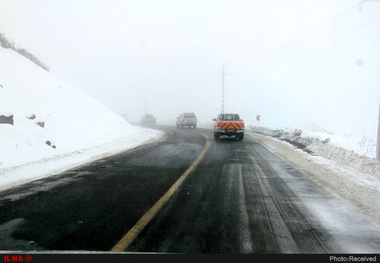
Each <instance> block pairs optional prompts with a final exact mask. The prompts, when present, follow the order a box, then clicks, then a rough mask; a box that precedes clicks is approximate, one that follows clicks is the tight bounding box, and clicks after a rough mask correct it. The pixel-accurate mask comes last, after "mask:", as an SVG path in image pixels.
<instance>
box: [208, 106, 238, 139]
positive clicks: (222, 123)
mask: <svg viewBox="0 0 380 263" xmlns="http://www.w3.org/2000/svg"><path fill="white" fill-rule="evenodd" d="M213 121H214V139H215V140H217V141H219V140H220V137H221V136H228V137H232V136H234V137H235V138H236V140H239V141H241V140H243V138H244V131H245V125H244V121H243V120H242V119H241V118H240V116H239V114H237V113H222V114H219V115H218V117H217V118H216V119H213Z"/></svg>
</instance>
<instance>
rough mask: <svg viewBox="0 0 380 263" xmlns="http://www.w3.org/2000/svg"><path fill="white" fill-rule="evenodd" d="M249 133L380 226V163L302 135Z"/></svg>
mask: <svg viewBox="0 0 380 263" xmlns="http://www.w3.org/2000/svg"><path fill="white" fill-rule="evenodd" d="M246 133H247V135H248V136H251V137H252V138H254V139H255V140H256V141H258V142H259V143H261V144H262V145H264V146H266V147H268V148H269V149H271V151H273V152H275V153H276V154H277V155H279V156H281V157H282V158H283V159H285V160H286V161H287V162H289V163H290V164H291V165H292V166H293V167H295V168H296V169H297V170H299V171H301V172H302V173H303V174H304V175H306V176H307V177H308V178H309V179H310V180H312V181H313V182H315V183H316V184H318V185H319V186H321V187H322V188H323V189H325V190H326V191H328V192H330V193H331V194H332V195H333V196H336V197H338V198H340V199H341V200H344V201H345V202H348V203H349V204H350V205H353V206H355V207H356V208H357V209H359V210H360V211H362V213H363V214H364V215H366V216H367V217H368V218H369V219H370V221H372V222H374V223H377V224H379V225H380V202H379V200H380V176H379V170H380V162H378V161H376V160H374V159H373V158H370V157H367V156H364V155H360V154H358V153H355V152H353V151H352V150H349V149H345V148H343V147H339V146H336V145H334V144H332V143H331V141H328V142H324V141H325V140H326V139H321V138H320V137H318V138H317V137H307V138H304V137H303V136H302V133H301V134H300V133H299V131H296V132H295V133H294V132H290V133H289V132H286V133H285V132H283V131H281V130H272V129H270V128H266V127H250V128H248V129H247V132H246Z"/></svg>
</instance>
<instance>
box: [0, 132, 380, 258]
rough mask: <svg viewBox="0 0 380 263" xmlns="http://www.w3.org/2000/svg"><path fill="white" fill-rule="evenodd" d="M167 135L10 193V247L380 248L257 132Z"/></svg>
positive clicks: (1, 234)
mask: <svg viewBox="0 0 380 263" xmlns="http://www.w3.org/2000/svg"><path fill="white" fill-rule="evenodd" d="M154 128H156V129H161V130H164V131H166V135H165V137H164V138H163V139H161V140H159V141H156V142H154V143H151V144H147V145H143V146H140V147H138V148H136V149H134V150H131V151H127V152H124V153H121V154H118V155H115V156H112V157H108V158H105V159H101V160H98V161H95V162H93V163H89V164H87V165H84V166H81V167H77V168H75V169H72V170H68V171H66V172H64V173H62V174H59V175H54V176H51V177H49V178H46V179H42V180H37V181H34V182H31V183H28V184H24V185H22V186H19V187H15V188H12V189H8V190H6V191H2V192H0V250H1V251H87V252H88V251H97V252H99V251H100V252H101V251H104V252H127V253H129V252H130V253H145V252H147V253H151V252H153V253H189V254H190V253H191V254H254V253H259V254H260V253H261V254H268V253H273V254H278V253H378V252H379V251H380V234H379V233H380V232H379V229H378V228H376V226H373V225H372V224H371V223H370V222H368V221H366V219H365V218H364V217H363V216H361V215H360V214H359V213H358V211H356V210H355V208H353V207H351V206H349V204H346V203H344V202H343V201H341V200H338V199H336V198H335V197H334V196H332V195H331V194H329V193H327V192H325V191H324V190H323V189H321V188H320V187H318V186H317V185H316V184H314V183H313V182H312V181H310V180H308V179H307V178H306V177H305V176H304V175H303V174H302V173H301V172H300V171H297V170H295V169H294V168H293V167H291V166H290V165H289V164H288V163H286V162H285V161H284V160H283V159H281V158H280V157H278V156H277V155H275V154H274V153H272V152H271V151H269V150H268V149H267V148H265V147H263V146H262V145H261V144H259V143H257V142H256V141H254V140H253V139H251V138H250V137H249V136H248V135H246V136H245V138H244V140H242V141H236V140H235V139H234V138H228V137H227V138H223V137H222V139H221V140H220V141H215V140H214V139H213V134H212V131H211V130H206V129H199V128H197V129H176V128H175V127H164V126H156V127H154Z"/></svg>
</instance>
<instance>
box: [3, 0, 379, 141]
mask: <svg viewBox="0 0 380 263" xmlns="http://www.w3.org/2000/svg"><path fill="white" fill-rule="evenodd" d="M360 3H362V5H361V8H360V5H359V4H360ZM0 33H5V34H6V35H7V36H9V38H11V39H12V40H13V41H15V42H16V43H19V44H20V45H21V46H23V47H24V48H26V49H27V50H29V51H30V52H31V53H33V54H34V55H35V56H37V57H38V58H40V60H42V61H43V62H44V63H45V64H47V65H49V67H50V69H51V70H50V72H51V73H53V74H55V75H57V76H58V77H60V78H61V79H63V80H64V81H67V82H68V83H70V84H72V85H73V86H74V87H76V88H78V89H80V90H82V91H83V92H85V93H87V94H89V95H90V96H92V97H94V98H95V99H97V100H98V101H100V102H101V103H103V104H105V105H106V106H108V107H109V108H111V109H112V110H113V111H115V112H116V113H119V114H126V115H127V116H128V118H129V120H131V121H138V120H139V119H140V118H141V116H142V115H143V114H144V113H145V110H147V111H148V113H152V114H154V115H155V116H156V117H157V121H158V122H160V121H163V122H169V123H171V122H172V123H173V125H175V124H174V123H175V117H176V116H178V115H179V114H181V113H182V112H195V113H196V114H197V116H198V118H199V121H200V122H208V121H211V119H212V118H214V117H216V115H217V114H219V113H220V111H221V107H222V106H221V105H222V75H221V73H222V70H223V67H224V68H225V72H226V73H228V74H226V75H225V78H224V80H225V111H226V112H227V111H230V112H236V113H239V114H240V115H241V117H243V119H244V120H245V121H246V122H247V123H248V124H249V123H252V124H254V123H256V121H255V117H256V115H258V114H260V115H261V122H260V123H261V124H262V125H268V126H271V127H281V126H289V125H292V124H294V123H298V122H312V123H317V124H319V125H321V126H322V127H323V128H325V129H327V130H330V131H332V132H337V133H346V134H350V133H356V134H358V135H363V134H366V135H367V136H370V137H372V138H375V136H376V132H377V119H378V112H379V100H380V45H379V43H380V0H379V1H377V0H366V1H364V2H363V1H362V0H359V1H358V0H269V1H268V0H261V1H256V0H245V1H244V0H202V1H200V0H188V1H184V0H183V1H179V0H159V1H158V0H135V1H132V0H125V1H122V0H80V1H78V0H75V1H74V0H65V1H47V0H0ZM146 101H147V103H145V102H146Z"/></svg>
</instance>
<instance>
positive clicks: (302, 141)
mask: <svg viewBox="0 0 380 263" xmlns="http://www.w3.org/2000/svg"><path fill="white" fill-rule="evenodd" d="M249 130H250V131H252V132H255V133H259V134H263V135H267V136H270V137H273V138H276V139H278V140H281V141H285V142H288V143H290V144H292V145H294V146H296V147H297V148H299V149H302V150H303V151H305V152H307V153H309V154H310V155H313V156H320V157H323V158H326V159H327V160H330V161H332V162H334V163H335V164H336V165H337V166H340V167H344V168H347V169H350V170H353V171H355V172H359V173H366V174H371V175H373V176H376V177H378V178H380V162H379V161H377V160H375V159H373V158H370V157H368V156H365V155H362V154H359V153H357V152H355V151H353V150H348V149H345V148H343V147H340V146H338V145H336V144H334V143H333V142H332V141H331V139H330V137H329V136H328V134H327V133H326V136H325V138H320V137H311V136H303V135H302V130H299V129H294V130H292V131H284V130H280V129H278V130H273V129H270V128H267V127H262V126H251V127H249Z"/></svg>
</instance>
